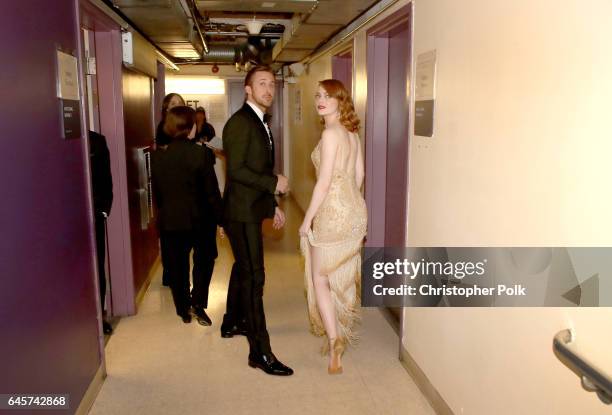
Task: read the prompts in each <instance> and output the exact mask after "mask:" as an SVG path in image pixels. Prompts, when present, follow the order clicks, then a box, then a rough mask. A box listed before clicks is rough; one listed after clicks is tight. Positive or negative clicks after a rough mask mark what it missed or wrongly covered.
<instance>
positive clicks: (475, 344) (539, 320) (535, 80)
mask: <svg viewBox="0 0 612 415" xmlns="http://www.w3.org/2000/svg"><path fill="white" fill-rule="evenodd" d="M611 15H612V3H610V2H609V1H604V0H600V1H597V0H593V1H590V2H588V5H587V4H585V3H584V2H580V1H578V0H568V1H565V2H563V4H560V3H559V2H556V1H552V0H539V1H537V2H532V1H527V0H519V1H513V2H483V1H476V0H468V1H463V2H456V1H454V0H427V1H421V0H416V1H415V45H414V47H415V57H416V56H417V55H418V54H420V53H423V52H426V51H429V50H432V49H436V50H437V55H438V67H437V97H436V107H435V116H434V136H433V138H423V137H414V138H413V139H412V140H411V150H410V154H411V158H410V196H409V223H408V232H409V234H408V243H409V244H410V245H412V246H610V242H611V237H610V235H612V215H610V205H611V203H612V192H610V191H609V190H608V189H609V187H610V179H611V177H612V164H611V163H610V162H609V157H610V154H612V141H610V136H611V128H610V124H609V114H608V113H609V102H610V97H612V77H611V76H610V74H611V73H612V54H611V53H610V50H612V43H611V40H610V39H612V26H610V25H609V17H610V16H611ZM605 284H609V282H606V281H603V280H602V285H601V286H600V289H612V287H610V286H606V285H605ZM610 322H612V309H604V308H600V309H561V308H559V309H554V308H549V309H539V308H535V309H528V308H524V309H414V308H412V309H405V310H404V328H403V329H404V338H403V345H404V347H405V348H406V350H407V351H408V352H409V353H410V355H411V356H412V357H413V358H414V360H415V361H416V362H417V364H418V365H419V366H420V367H421V369H422V370H423V371H424V372H425V374H426V375H427V376H428V377H429V379H430V381H431V382H432V384H433V385H434V386H435V387H436V388H437V389H438V391H439V392H440V394H441V395H442V397H443V398H444V399H445V400H446V402H447V403H448V404H449V405H450V407H451V408H452V409H453V411H454V412H455V413H456V414H461V413H465V414H490V413H496V414H518V413H521V414H540V413H554V414H571V413H588V414H600V413H601V414H603V413H607V412H608V411H609V407H606V406H604V405H603V404H601V403H600V402H599V400H598V399H597V397H596V396H595V394H593V393H588V392H586V391H584V390H582V388H581V387H580V383H579V378H578V377H577V376H576V375H575V374H574V373H572V372H571V371H570V370H569V369H567V368H566V367H565V366H563V365H562V364H561V363H560V362H559V361H558V360H557V358H556V357H555V356H554V355H553V352H552V339H553V336H554V335H555V334H556V332H557V331H559V330H561V329H565V328H569V327H573V328H575V330H576V336H577V342H578V345H579V347H580V348H581V349H582V350H583V351H584V352H586V353H587V355H588V356H589V357H590V358H592V359H593V360H594V361H595V362H596V363H597V364H599V365H601V366H602V367H603V368H605V369H606V370H607V371H608V373H612V359H610V354H609V350H608V351H607V352H606V350H605V349H606V348H608V349H609V347H607V346H606V345H609V344H610V343H611V342H612V330H609V329H608V328H609V327H610ZM603 328H605V329H603Z"/></svg>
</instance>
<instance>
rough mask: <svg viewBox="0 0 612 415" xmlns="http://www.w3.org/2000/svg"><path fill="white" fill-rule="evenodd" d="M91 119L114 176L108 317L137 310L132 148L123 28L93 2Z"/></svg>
mask: <svg viewBox="0 0 612 415" xmlns="http://www.w3.org/2000/svg"><path fill="white" fill-rule="evenodd" d="M80 23H81V24H80V26H81V44H82V50H81V55H82V60H81V62H82V64H83V74H84V79H83V80H84V86H85V88H84V93H85V98H86V99H85V100H86V108H85V112H86V119H87V125H88V128H89V129H90V130H93V131H96V132H98V133H100V134H102V135H104V137H105V138H106V143H107V147H108V151H109V154H110V165H111V175H112V179H113V203H112V207H111V210H110V215H109V217H108V219H107V228H108V234H107V245H106V248H107V249H106V251H107V252H106V266H105V268H106V277H107V284H106V286H107V294H106V301H105V303H106V304H101V309H102V310H105V309H106V313H107V316H108V317H116V316H125V315H130V314H134V312H135V302H134V277H133V269H132V255H131V251H130V249H127V248H126V247H129V246H130V228H129V223H130V222H129V211H128V205H127V194H128V191H127V183H126V177H127V174H126V151H125V131H124V121H123V120H124V118H123V100H122V93H121V91H122V79H121V68H122V50H121V28H120V27H119V25H118V24H117V23H116V22H114V21H113V20H111V19H110V18H109V17H108V16H107V15H106V14H104V13H103V12H102V11H100V10H99V9H98V8H97V7H95V6H93V5H91V4H90V3H89V2H81V3H80Z"/></svg>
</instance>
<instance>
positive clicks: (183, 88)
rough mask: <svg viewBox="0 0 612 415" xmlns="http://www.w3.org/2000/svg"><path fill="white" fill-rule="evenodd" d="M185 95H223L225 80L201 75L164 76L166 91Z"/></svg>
mask: <svg viewBox="0 0 612 415" xmlns="http://www.w3.org/2000/svg"><path fill="white" fill-rule="evenodd" d="M171 92H175V93H177V94H181V95H183V94H185V95H223V94H225V81H224V80H223V79H219V78H207V77H202V76H172V77H167V78H166V93H167V94H169V93H171Z"/></svg>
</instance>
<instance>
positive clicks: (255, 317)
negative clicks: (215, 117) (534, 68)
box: [221, 66, 293, 376]
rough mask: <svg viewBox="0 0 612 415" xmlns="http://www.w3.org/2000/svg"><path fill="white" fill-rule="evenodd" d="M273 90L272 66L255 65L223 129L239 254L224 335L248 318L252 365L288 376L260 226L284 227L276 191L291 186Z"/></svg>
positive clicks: (232, 235)
mask: <svg viewBox="0 0 612 415" xmlns="http://www.w3.org/2000/svg"><path fill="white" fill-rule="evenodd" d="M274 89H275V79H274V72H272V70H271V69H270V68H268V67H265V66H261V67H255V68H253V69H251V70H250V71H249V72H248V73H247V76H246V79H245V86H244V90H245V92H246V95H247V98H246V102H245V103H244V105H243V106H242V108H241V109H240V110H238V111H237V112H236V113H234V114H233V115H232V116H231V117H230V119H229V120H228V121H227V123H226V124H225V127H224V128H223V148H224V150H225V155H226V158H227V183H226V187H225V193H224V201H225V210H224V220H225V232H226V233H227V236H228V237H229V241H230V245H231V247H232V251H233V253H234V258H235V261H236V263H235V268H236V269H235V271H236V272H232V276H231V277H230V284H229V287H228V302H227V311H226V314H225V316H224V317H223V324H222V326H221V335H222V336H223V337H231V335H233V334H241V333H240V328H239V327H238V323H239V319H240V318H242V317H244V318H245V319H246V329H247V330H246V331H247V338H248V341H249V359H248V364H249V366H251V367H254V368H259V369H262V370H263V371H264V372H265V373H267V374H270V375H278V376H288V375H292V374H293V370H292V369H291V368H289V367H287V366H285V365H284V364H283V363H281V362H280V361H279V360H278V359H277V358H276V356H274V354H273V353H272V348H271V346H270V337H269V335H268V330H267V328H266V317H265V314H264V307H263V291H264V282H265V273H264V258H263V240H262V231H261V226H262V222H263V220H264V219H265V218H274V222H273V226H274V228H275V229H280V228H281V227H283V226H284V224H285V214H284V213H283V211H282V210H281V209H280V208H279V207H278V205H277V203H276V200H275V198H274V194H275V193H276V192H279V193H285V192H287V191H288V189H289V182H288V180H287V178H286V177H285V176H283V175H281V174H278V175H275V174H274V173H273V170H274V141H273V139H272V134H271V133H270V128H269V126H268V124H267V123H266V120H267V117H266V112H267V110H268V109H269V108H270V107H271V106H272V101H273V99H274ZM238 303H240V305H241V306H242V307H241V308H242V310H241V311H239V310H238V307H236V305H237V304H238ZM240 313H243V315H240Z"/></svg>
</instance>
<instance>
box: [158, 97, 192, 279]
mask: <svg viewBox="0 0 612 415" xmlns="http://www.w3.org/2000/svg"><path fill="white" fill-rule="evenodd" d="M184 105H185V100H184V99H183V97H182V96H180V95H179V94H177V93H175V92H171V93H169V94H168V95H166V96H165V97H164V99H163V101H162V108H161V119H160V121H159V124H157V129H156V130H155V143H154V147H155V148H156V149H162V150H165V149H166V148H167V147H168V144H170V141H172V137H169V136H168V134H166V133H165V132H164V124H165V123H166V115H167V114H168V111H169V110H171V109H172V108H174V107H178V106H184ZM159 250H160V253H161V255H160V256H161V264H162V270H163V271H162V285H164V286H166V287H169V286H170V276H169V273H168V270H167V267H166V265H165V264H166V262H167V259H166V241H165V240H164V238H163V236H162V235H160V236H159Z"/></svg>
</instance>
